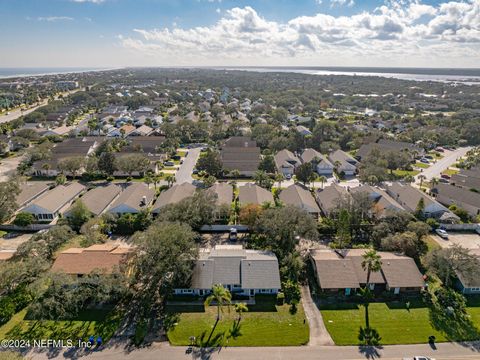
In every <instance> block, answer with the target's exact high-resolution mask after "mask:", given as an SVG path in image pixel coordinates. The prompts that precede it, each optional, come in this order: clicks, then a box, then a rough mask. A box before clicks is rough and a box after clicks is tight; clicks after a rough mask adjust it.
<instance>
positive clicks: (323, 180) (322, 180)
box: [318, 175, 327, 189]
mask: <svg viewBox="0 0 480 360" xmlns="http://www.w3.org/2000/svg"><path fill="white" fill-rule="evenodd" d="M318 181H320V182H321V183H322V189H323V186H324V185H325V183H326V182H327V178H326V177H325V176H323V175H321V176H320V177H319V178H318Z"/></svg>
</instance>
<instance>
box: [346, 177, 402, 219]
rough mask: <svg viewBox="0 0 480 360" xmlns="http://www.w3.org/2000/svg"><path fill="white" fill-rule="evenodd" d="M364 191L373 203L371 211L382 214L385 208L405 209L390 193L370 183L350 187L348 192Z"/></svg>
mask: <svg viewBox="0 0 480 360" xmlns="http://www.w3.org/2000/svg"><path fill="white" fill-rule="evenodd" d="M360 192H364V193H366V194H368V197H369V198H370V200H371V201H372V203H373V211H376V212H377V213H379V215H380V216H382V215H384V213H385V212H386V211H387V210H390V211H402V210H405V209H404V207H403V206H402V205H400V204H399V203H398V202H396V201H395V200H394V199H393V198H392V197H391V196H390V195H388V194H387V193H386V192H385V191H384V190H382V189H380V188H378V187H373V186H370V185H365V184H364V185H361V186H358V187H354V188H351V189H350V193H351V194H354V193H360Z"/></svg>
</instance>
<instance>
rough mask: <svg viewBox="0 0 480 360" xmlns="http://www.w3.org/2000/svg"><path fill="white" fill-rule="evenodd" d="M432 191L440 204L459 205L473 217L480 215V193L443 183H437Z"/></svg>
mask: <svg viewBox="0 0 480 360" xmlns="http://www.w3.org/2000/svg"><path fill="white" fill-rule="evenodd" d="M431 192H432V193H433V194H434V196H435V199H436V200H437V201H438V202H439V203H440V204H443V205H445V206H447V207H450V205H457V206H458V207H460V208H462V209H464V210H466V211H467V212H468V214H469V215H470V216H471V217H473V218H475V217H477V216H478V215H480V193H477V192H474V191H471V190H468V189H465V188H461V187H457V186H453V185H449V184H441V183H439V184H437V185H435V188H434V189H432V191H431Z"/></svg>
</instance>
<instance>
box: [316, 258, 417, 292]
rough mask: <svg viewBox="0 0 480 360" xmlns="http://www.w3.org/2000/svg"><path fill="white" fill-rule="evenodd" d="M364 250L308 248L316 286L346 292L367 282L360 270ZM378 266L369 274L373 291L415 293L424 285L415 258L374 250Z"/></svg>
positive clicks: (361, 268)
mask: <svg viewBox="0 0 480 360" xmlns="http://www.w3.org/2000/svg"><path fill="white" fill-rule="evenodd" d="M366 251H367V250H366V249H345V250H331V249H322V250H312V251H311V252H310V259H311V262H312V265H313V268H314V271H315V276H316V278H317V282H318V285H319V286H320V288H321V289H322V290H323V291H326V292H334V293H337V292H342V293H344V294H345V295H350V294H352V293H353V292H355V291H356V290H357V289H359V288H361V287H365V286H366V284H367V271H366V270H364V269H363V267H362V262H363V255H364V254H365V252H366ZM377 254H378V255H380V257H381V261H382V267H381V270H380V271H378V272H372V273H371V274H370V287H371V290H375V291H377V292H378V291H383V290H386V291H390V292H392V293H393V294H395V295H398V294H400V293H412V292H419V291H420V290H422V289H423V288H424V287H425V282H424V280H423V276H422V274H421V273H420V270H418V267H417V265H416V264H415V261H414V260H413V259H412V258H410V257H408V256H404V255H398V254H394V253H390V252H377Z"/></svg>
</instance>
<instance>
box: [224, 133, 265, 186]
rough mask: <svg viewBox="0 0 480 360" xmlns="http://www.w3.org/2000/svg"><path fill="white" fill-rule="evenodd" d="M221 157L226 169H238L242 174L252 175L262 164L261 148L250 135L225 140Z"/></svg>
mask: <svg viewBox="0 0 480 360" xmlns="http://www.w3.org/2000/svg"><path fill="white" fill-rule="evenodd" d="M220 158H221V161H222V166H223V169H224V170H228V171H233V170H238V171H239V173H240V175H242V176H248V177H251V176H253V175H254V174H255V172H256V171H257V170H258V165H259V164H260V148H259V147H258V146H257V142H256V141H255V140H252V139H251V138H249V137H246V136H235V137H231V138H230V139H228V140H226V141H225V142H224V144H223V146H222V149H221V151H220Z"/></svg>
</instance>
